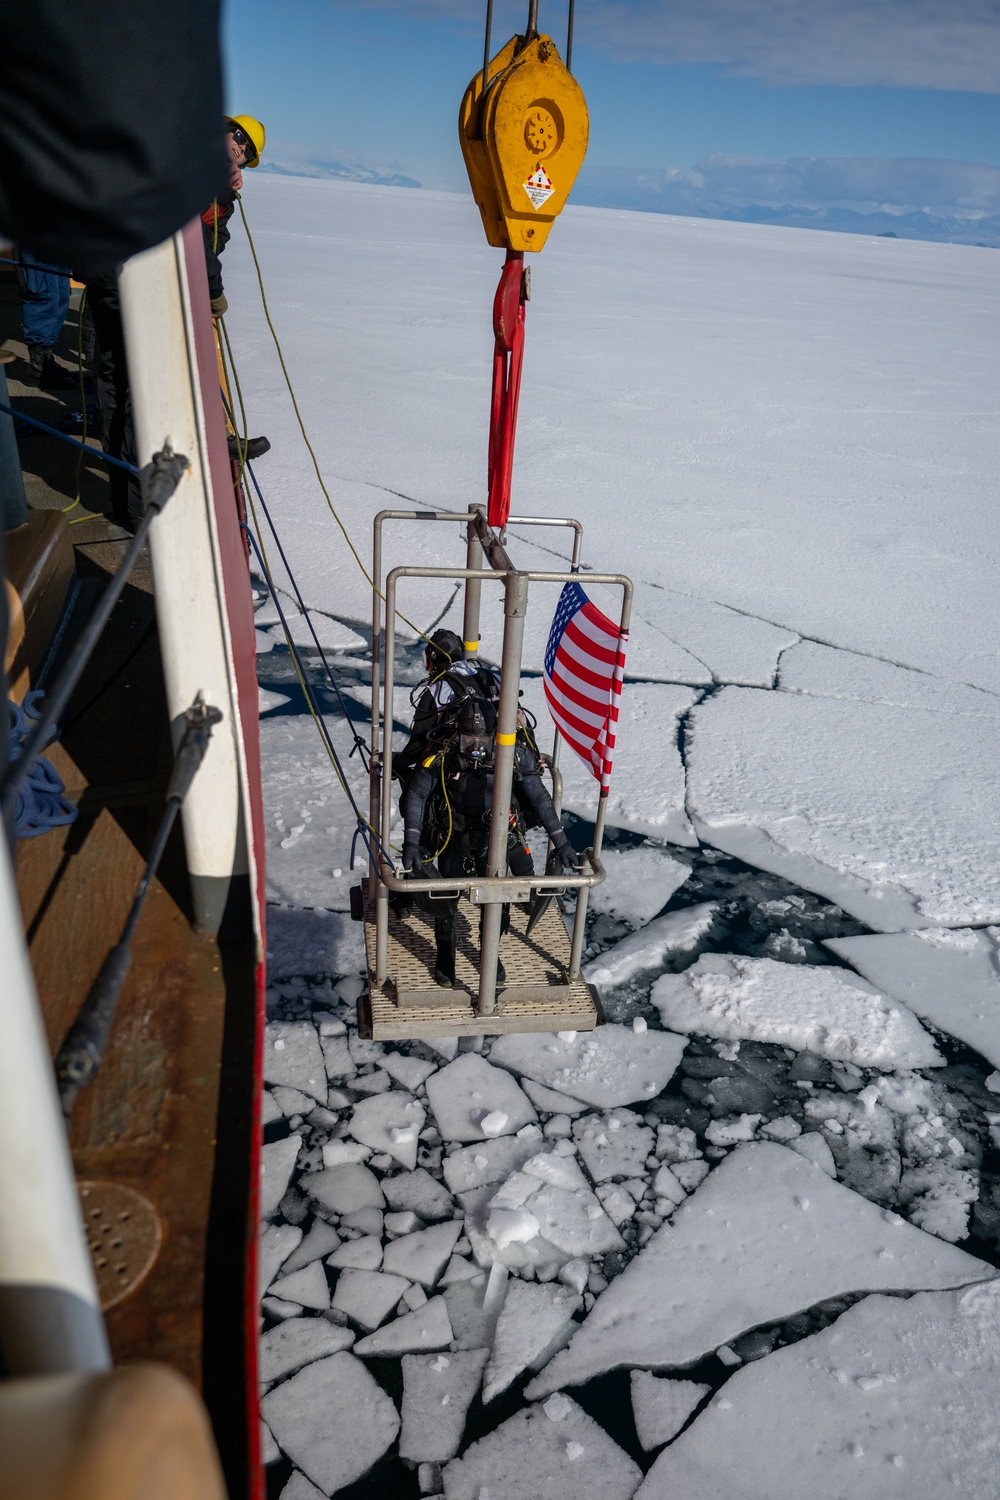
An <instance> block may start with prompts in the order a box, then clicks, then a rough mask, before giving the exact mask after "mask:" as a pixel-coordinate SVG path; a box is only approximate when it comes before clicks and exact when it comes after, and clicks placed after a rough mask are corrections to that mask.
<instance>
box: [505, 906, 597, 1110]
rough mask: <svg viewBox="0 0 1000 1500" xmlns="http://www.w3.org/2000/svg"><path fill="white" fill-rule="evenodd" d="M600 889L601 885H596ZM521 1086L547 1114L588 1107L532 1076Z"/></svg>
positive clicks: (581, 1101)
mask: <svg viewBox="0 0 1000 1500" xmlns="http://www.w3.org/2000/svg"><path fill="white" fill-rule="evenodd" d="M596 889H597V890H600V886H597V887H596ZM521 1087H522V1088H523V1089H524V1092H525V1093H526V1094H527V1096H528V1098H529V1099H530V1100H531V1102H532V1104H533V1105H534V1106H535V1108H536V1109H538V1110H541V1112H542V1114H546V1115H582V1114H583V1111H584V1110H585V1109H586V1108H587V1106H586V1104H584V1102H583V1100H582V1099H571V1098H570V1096H569V1095H568V1094H560V1093H559V1092H558V1090H556V1089H547V1088H546V1087H545V1085H544V1084H543V1083H535V1081H534V1080H533V1079H531V1078H522V1079H521Z"/></svg>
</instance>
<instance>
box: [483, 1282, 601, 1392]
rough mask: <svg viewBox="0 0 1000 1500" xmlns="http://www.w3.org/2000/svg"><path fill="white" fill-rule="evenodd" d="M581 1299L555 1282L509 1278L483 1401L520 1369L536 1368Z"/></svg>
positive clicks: (563, 1331)
mask: <svg viewBox="0 0 1000 1500" xmlns="http://www.w3.org/2000/svg"><path fill="white" fill-rule="evenodd" d="M581 1306H582V1302H581V1299H580V1297H579V1296H577V1295H576V1294H575V1293H574V1292H571V1291H570V1290H569V1289H568V1288H567V1287H564V1286H559V1285H558V1284H557V1283H555V1282H551V1281H550V1282H546V1283H545V1284H544V1285H539V1284H538V1283H537V1282H531V1281H518V1280H513V1281H512V1282H511V1284H510V1287H509V1289H508V1292H507V1299H506V1301H505V1302H504V1305H503V1311H502V1312H501V1314H500V1317H499V1319H498V1321H497V1326H496V1333H495V1334H494V1336H493V1349H492V1352H491V1354H490V1361H489V1364H488V1365H487V1366H486V1374H485V1376H484V1379H483V1401H484V1402H486V1401H492V1400H493V1397H494V1396H498V1395H499V1394H500V1392H501V1391H505V1390H506V1389H507V1387H508V1386H509V1385H510V1384H511V1382H512V1381H514V1380H516V1379H517V1377H518V1375H520V1373H521V1371H522V1370H526V1369H528V1367H529V1366H530V1367H531V1368H532V1369H536V1370H537V1369H540V1368H541V1367H542V1365H544V1364H545V1363H546V1361H547V1360H548V1358H549V1355H550V1354H551V1353H554V1352H555V1349H557V1348H561V1347H562V1345H563V1343H564V1342H565V1339H566V1336H567V1334H568V1332H569V1325H570V1323H571V1322H572V1321H573V1314H574V1313H575V1312H578V1311H579V1309H580V1307H581Z"/></svg>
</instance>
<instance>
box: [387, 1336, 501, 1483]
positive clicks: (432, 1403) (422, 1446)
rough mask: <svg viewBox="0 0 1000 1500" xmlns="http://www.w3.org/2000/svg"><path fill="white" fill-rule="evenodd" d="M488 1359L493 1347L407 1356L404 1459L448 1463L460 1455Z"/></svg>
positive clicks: (404, 1362)
mask: <svg viewBox="0 0 1000 1500" xmlns="http://www.w3.org/2000/svg"><path fill="white" fill-rule="evenodd" d="M488 1358H489V1350H488V1349H466V1350H450V1351H449V1352H447V1353H441V1354H404V1355H403V1359H402V1365H403V1407H402V1418H403V1429H402V1432H401V1433H400V1437H399V1455H400V1457H401V1458H408V1459H410V1460H411V1462H413V1463H439V1464H443V1463H447V1461H448V1459H449V1458H454V1457H455V1454H456V1453H457V1452H458V1449H459V1445H460V1444H461V1441H462V1433H463V1431H464V1430H465V1417H466V1413H467V1412H468V1410H469V1407H470V1406H471V1405H472V1402H473V1401H474V1399H475V1397H476V1394H477V1392H478V1390H479V1382H480V1379H481V1377H482V1373H483V1368H484V1366H485V1364H486V1361H487V1359H488Z"/></svg>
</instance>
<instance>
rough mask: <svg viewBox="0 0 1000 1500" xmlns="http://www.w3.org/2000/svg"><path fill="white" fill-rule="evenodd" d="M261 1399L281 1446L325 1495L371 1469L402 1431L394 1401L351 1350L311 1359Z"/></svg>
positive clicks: (264, 1411) (268, 1420)
mask: <svg viewBox="0 0 1000 1500" xmlns="http://www.w3.org/2000/svg"><path fill="white" fill-rule="evenodd" d="M260 1405H261V1412H262V1413H263V1416H264V1420H265V1421H266V1422H267V1424H268V1426H269V1427H270V1429H271V1431H272V1432H273V1433H274V1436H275V1438H276V1440H277V1442H278V1445H279V1446H280V1448H281V1449H282V1451H283V1452H285V1453H287V1454H288V1456H289V1458H290V1459H291V1460H292V1462H293V1463H294V1464H295V1465H296V1466H297V1467H298V1468H299V1469H301V1470H302V1472H303V1473H304V1474H305V1475H306V1477H307V1478H308V1479H311V1480H312V1481H313V1483H314V1484H317V1485H318V1486H319V1488H320V1489H321V1490H322V1491H323V1493H324V1495H332V1494H333V1493H334V1491H335V1490H339V1489H342V1488H343V1487H344V1486H345V1485H348V1484H353V1483H354V1481H355V1480H356V1479H360V1478H361V1477H362V1475H364V1474H367V1472H368V1470H369V1469H370V1468H371V1466H372V1464H374V1463H375V1462H377V1460H378V1459H380V1458H381V1457H382V1454H383V1453H385V1451H386V1449H387V1448H389V1447H390V1445H391V1444H392V1443H393V1442H394V1441H395V1438H396V1434H397V1432H398V1431H399V1416H398V1415H397V1412H396V1408H395V1406H393V1404H392V1402H391V1400H390V1399H389V1397H388V1396H387V1395H386V1394H385V1392H384V1391H383V1390H382V1388H381V1386H380V1385H378V1384H377V1383H376V1381H374V1380H373V1379H372V1377H371V1375H370V1374H369V1373H368V1371H367V1370H366V1369H365V1367H364V1365H363V1364H362V1363H361V1361H360V1360H358V1359H355V1358H354V1355H353V1354H348V1353H347V1352H346V1351H345V1352H343V1353H340V1354H333V1355H331V1356H330V1358H329V1359H320V1360H316V1361H315V1362H314V1363H312V1364H309V1365H306V1367H305V1369H304V1370H300V1371H299V1372H298V1374H297V1375H293V1376H292V1377H291V1379H290V1380H286V1381H283V1382H282V1384H281V1385H277V1386H275V1387H274V1389H273V1390H271V1391H269V1392H268V1394H267V1395H266V1396H264V1397H263V1399H262V1401H261V1404H260Z"/></svg>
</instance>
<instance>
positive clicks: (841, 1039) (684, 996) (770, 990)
mask: <svg viewBox="0 0 1000 1500" xmlns="http://www.w3.org/2000/svg"><path fill="white" fill-rule="evenodd" d="M651 999H652V1002H653V1004H654V1005H655V1006H656V1007H657V1009H658V1010H659V1012H660V1019H661V1020H662V1022H663V1024H664V1026H671V1027H673V1028H674V1029H675V1030H676V1031H681V1032H692V1031H694V1032H700V1033H701V1034H702V1035H705V1036H713V1037H722V1038H725V1039H727V1040H731V1041H739V1040H742V1039H746V1038H749V1039H753V1040H756V1041H762V1042H776V1043H779V1044H780V1045H782V1046H786V1047H794V1048H795V1050H796V1051H798V1052H804V1051H811V1052H814V1053H816V1054H817V1055H819V1056H820V1057H828V1058H832V1059H835V1060H839V1061H841V1062H849V1063H854V1064H856V1065H858V1066H860V1067H865V1068H933V1067H941V1066H943V1065H944V1058H943V1057H942V1056H941V1054H940V1052H938V1050H937V1048H936V1047H935V1045H934V1043H933V1041H932V1040H931V1038H930V1037H929V1036H928V1034H927V1032H926V1031H924V1029H923V1027H922V1026H921V1025H920V1022H919V1021H918V1020H917V1018H916V1017H915V1016H914V1015H913V1013H912V1012H911V1011H909V1010H907V1009H906V1008H905V1007H902V1006H900V1005H899V1003H898V1002H894V1001H892V1000H889V999H887V998H886V996H885V995H883V994H882V993H881V992H880V991H879V990H876V989H875V987H874V986H873V985H870V984H869V983H868V982H867V981H866V980H864V979H859V978H858V977H857V975H855V974H852V973H850V972H848V971H847V970H844V969H836V968H832V967H813V966H811V965H807V964H785V963H779V962H777V961H776V960H775V959H772V958H745V957H743V956H741V955H729V954H723V953H703V954H702V956H701V957H700V958H699V959H698V960H697V962H696V963H695V964H693V965H692V966H691V968H689V969H685V970H684V972H683V973H682V974H664V975H662V976H661V977H660V978H659V979H658V980H657V981H656V984H655V985H654V986H653V990H652V995H651Z"/></svg>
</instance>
